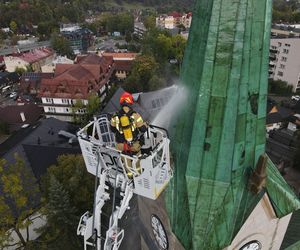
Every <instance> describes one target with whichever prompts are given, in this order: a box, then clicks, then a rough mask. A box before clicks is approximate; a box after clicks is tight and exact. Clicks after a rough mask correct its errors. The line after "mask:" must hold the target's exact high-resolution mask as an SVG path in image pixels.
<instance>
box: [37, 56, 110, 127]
mask: <svg viewBox="0 0 300 250" xmlns="http://www.w3.org/2000/svg"><path fill="white" fill-rule="evenodd" d="M113 72H114V63H113V58H112V57H109V56H106V57H103V56H102V57H100V56H97V55H92V54H90V55H87V56H80V57H77V60H76V64H57V65H56V68H55V72H54V77H53V78H51V79H42V82H41V86H40V91H39V97H40V98H41V99H42V105H43V108H44V112H45V115H46V117H47V118H50V117H53V118H56V119H59V120H62V121H69V122H72V121H73V113H74V110H73V106H74V104H76V102H78V101H81V102H82V103H83V104H84V105H87V104H88V98H89V96H90V95H91V94H97V95H98V96H99V97H100V101H103V100H104V98H105V96H106V93H107V90H108V88H109V79H110V78H111V76H112V73H113ZM78 112H79V114H84V113H85V108H83V109H82V110H80V111H78Z"/></svg>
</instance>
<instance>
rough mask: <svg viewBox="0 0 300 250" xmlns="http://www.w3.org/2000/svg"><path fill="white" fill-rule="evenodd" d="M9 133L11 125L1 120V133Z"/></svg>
mask: <svg viewBox="0 0 300 250" xmlns="http://www.w3.org/2000/svg"><path fill="white" fill-rule="evenodd" d="M7 134H9V126H8V124H7V123H6V122H3V121H0V135H7Z"/></svg>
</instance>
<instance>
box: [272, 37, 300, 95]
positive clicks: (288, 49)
mask: <svg viewBox="0 0 300 250" xmlns="http://www.w3.org/2000/svg"><path fill="white" fill-rule="evenodd" d="M299 58H300V39H299V38H283V39H271V44H270V62H269V78H271V79H274V80H282V81H286V82H287V83H288V84H289V85H292V86H293V91H297V90H300V59H299Z"/></svg>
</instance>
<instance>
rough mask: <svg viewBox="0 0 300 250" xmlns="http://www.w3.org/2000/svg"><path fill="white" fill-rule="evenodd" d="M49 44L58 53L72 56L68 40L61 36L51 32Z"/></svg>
mask: <svg viewBox="0 0 300 250" xmlns="http://www.w3.org/2000/svg"><path fill="white" fill-rule="evenodd" d="M51 45H52V48H53V49H54V50H55V51H56V52H57V53H58V54H59V55H62V56H67V57H68V58H74V52H73V50H72V49H71V47H70V44H69V41H68V40H67V39H66V38H64V37H63V36H60V35H58V34H57V33H53V34H52V36H51Z"/></svg>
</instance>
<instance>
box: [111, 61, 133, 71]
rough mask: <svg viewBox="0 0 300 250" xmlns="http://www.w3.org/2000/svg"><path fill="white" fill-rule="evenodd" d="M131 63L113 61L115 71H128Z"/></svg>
mask: <svg viewBox="0 0 300 250" xmlns="http://www.w3.org/2000/svg"><path fill="white" fill-rule="evenodd" d="M132 65H133V61H115V70H124V71H130V70H131V69H132Z"/></svg>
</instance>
